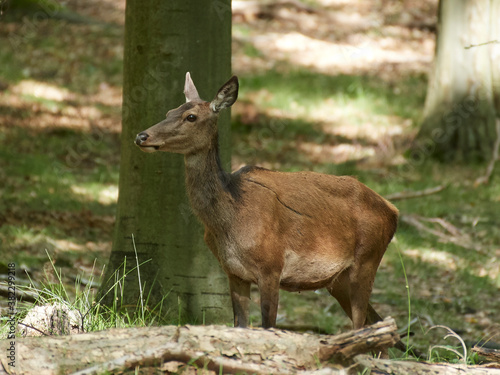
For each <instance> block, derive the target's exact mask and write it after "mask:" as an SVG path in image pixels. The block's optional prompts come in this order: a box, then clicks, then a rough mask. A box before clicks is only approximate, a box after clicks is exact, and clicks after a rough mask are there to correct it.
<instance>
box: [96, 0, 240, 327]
mask: <svg viewBox="0 0 500 375" xmlns="http://www.w3.org/2000/svg"><path fill="white" fill-rule="evenodd" d="M187 71H190V72H191V75H192V76H193V78H194V79H195V80H196V83H197V87H198V91H199V93H200V96H201V97H202V98H204V99H206V100H211V99H212V97H213V95H215V93H216V92H217V89H218V88H219V87H220V85H221V84H222V83H224V82H225V81H226V80H227V79H228V78H229V77H230V75H231V2H230V0H217V1H213V2H212V1H210V2H204V1H201V0H169V1H163V0H127V7H126V18H125V52H124V86H123V124H122V127H123V128H122V139H121V144H122V147H121V165H120V182H119V199H118V208H117V215H116V227H115V233H114V238H113V249H112V252H111V256H110V260H109V263H108V266H107V271H106V273H105V282H104V283H103V286H102V287H101V291H100V295H101V296H104V299H103V301H104V302H105V303H106V304H111V303H112V302H113V300H114V301H119V303H120V304H121V306H122V307H126V306H130V307H132V308H135V307H136V306H138V305H139V306H140V302H139V297H140V293H141V290H140V289H141V288H142V293H143V299H144V304H146V303H147V305H148V306H149V307H153V306H155V305H157V304H159V303H162V315H163V316H164V317H165V316H166V317H167V318H175V319H178V316H179V315H180V316H181V320H182V321H189V322H193V323H203V322H206V323H209V322H210V323H215V322H229V321H230V320H231V316H232V313H231V307H230V299H229V293H228V283H227V279H226V276H225V275H224V274H223V272H222V270H221V268H220V266H219V265H218V263H217V261H216V259H215V258H214V257H213V255H212V254H211V252H210V251H209V250H208V248H206V246H205V245H204V243H203V230H202V227H201V225H200V224H199V222H198V220H197V219H196V218H195V217H194V216H193V214H192V212H191V209H190V207H189V203H188V200H187V198H186V194H185V187H184V159H183V158H182V156H181V155H174V154H167V153H156V154H145V153H143V152H141V151H140V150H139V149H138V147H136V146H135V144H134V139H135V136H136V134H137V133H139V132H140V131H142V130H144V129H147V128H148V127H150V126H151V125H153V124H155V123H157V122H159V121H161V120H162V119H164V118H165V114H166V112H167V111H168V110H170V109H172V108H176V107H178V106H179V105H181V104H182V103H183V102H185V98H184V95H183V83H184V78H185V74H186V72H187ZM228 112H229V111H226V113H223V114H221V118H220V120H219V128H220V132H219V133H220V135H221V139H220V142H221V150H222V159H223V162H224V165H225V166H226V167H228V166H229V164H230V163H229V162H230V151H229V140H230V138H229V113H228ZM136 252H137V256H138V259H137V260H136V255H135V253H136ZM124 262H126V264H125V265H124ZM137 262H138V263H139V264H140V267H139V272H140V284H139V276H138V275H139V272H138V270H137V269H135V270H132V271H131V272H130V273H129V274H128V275H127V277H126V278H125V279H124V281H123V282H121V283H119V284H118V289H116V290H117V293H118V296H116V295H115V291H111V292H109V290H110V288H111V287H112V285H113V283H114V280H116V279H117V278H119V277H121V276H123V274H124V272H128V271H129V270H131V269H133V268H134V267H136V266H137ZM139 285H141V288H140V287H139ZM122 291H123V296H122V295H121V293H122ZM116 297H117V298H116ZM175 321H176V322H177V320H175Z"/></svg>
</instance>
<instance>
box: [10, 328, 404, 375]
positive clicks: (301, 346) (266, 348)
mask: <svg viewBox="0 0 500 375" xmlns="http://www.w3.org/2000/svg"><path fill="white" fill-rule="evenodd" d="M398 340H399V336H398V334H397V327H396V324H395V322H394V319H391V318H388V319H386V320H384V321H381V322H377V323H376V324H374V325H372V326H369V327H365V328H362V329H359V330H356V331H351V332H346V333H343V334H340V335H335V336H331V335H313V334H298V333H294V332H289V331H281V330H276V329H273V330H263V329H242V328H229V327H225V326H184V327H176V326H163V327H147V328H129V329H113V330H108V331H101V332H93V333H86V334H79V335H71V336H59V337H43V338H41V337H38V338H24V339H17V342H16V345H15V346H16V367H14V368H13V367H9V366H8V363H7V362H8V360H7V359H6V358H5V356H0V361H1V363H2V365H3V366H4V368H5V369H9V370H13V372H12V374H35V373H36V374H37V375H52V374H69V373H75V374H80V375H83V374H86V375H90V374H101V373H103V372H106V371H107V372H108V373H117V372H120V371H125V370H128V369H134V368H136V367H137V366H139V367H141V368H145V367H156V368H158V367H159V366H161V365H162V364H163V363H164V362H170V361H175V362H182V363H183V364H195V365H196V366H198V368H208V369H210V370H214V371H216V372H217V373H219V371H220V370H221V368H222V372H223V373H242V372H247V373H259V374H269V373H274V374H296V373H300V371H302V370H304V371H305V370H314V369H317V368H318V364H320V363H323V362H326V361H329V360H332V359H333V360H336V361H340V362H342V363H345V362H346V361H348V360H350V359H352V358H353V357H354V356H355V355H357V354H360V353H367V352H369V351H379V350H381V349H383V348H387V347H391V346H393V345H394V344H395V343H396V342H397V341H398ZM9 345H10V343H9V341H8V340H2V341H1V342H0V350H2V352H6V350H7V348H8V347H9ZM4 373H5V372H4ZM0 374H2V370H1V367H0Z"/></svg>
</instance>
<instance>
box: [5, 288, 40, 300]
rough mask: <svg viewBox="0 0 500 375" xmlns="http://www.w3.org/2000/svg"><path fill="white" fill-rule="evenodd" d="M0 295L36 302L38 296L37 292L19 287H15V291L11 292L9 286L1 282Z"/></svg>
mask: <svg viewBox="0 0 500 375" xmlns="http://www.w3.org/2000/svg"><path fill="white" fill-rule="evenodd" d="M0 296H2V297H5V298H10V297H11V296H14V298H15V299H17V300H19V301H24V302H36V301H37V300H38V297H39V296H38V294H37V293H34V292H29V291H24V290H22V289H21V288H20V287H16V289H15V293H13V292H12V289H9V286H8V285H5V284H3V283H2V284H0Z"/></svg>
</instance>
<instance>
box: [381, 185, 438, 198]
mask: <svg viewBox="0 0 500 375" xmlns="http://www.w3.org/2000/svg"><path fill="white" fill-rule="evenodd" d="M446 187H447V186H446V185H439V186H435V187H432V188H428V189H424V190H417V191H401V192H399V193H393V194H389V195H386V196H385V198H386V199H388V200H391V201H397V200H402V199H409V198H419V197H424V196H426V195H431V194H436V193H439V192H440V191H443V190H444V189H446Z"/></svg>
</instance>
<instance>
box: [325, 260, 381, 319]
mask: <svg viewBox="0 0 500 375" xmlns="http://www.w3.org/2000/svg"><path fill="white" fill-rule="evenodd" d="M375 272H376V269H375V270H374V271H373V267H369V266H366V265H363V266H360V267H357V266H356V265H353V266H351V267H349V268H348V269H346V270H345V271H343V272H342V273H341V274H340V275H339V276H338V277H337V278H336V279H335V280H334V281H332V283H331V284H330V285H329V286H328V287H327V290H328V292H329V293H330V294H331V295H332V296H333V297H335V299H336V300H337V301H339V303H340V306H341V307H342V309H343V310H344V311H345V313H346V314H347V316H348V317H349V318H350V319H351V320H352V325H353V328H354V329H359V328H362V327H363V326H364V325H365V324H371V323H374V322H376V321H378V320H381V318H380V316H379V315H378V314H377V313H376V311H375V310H374V309H373V307H371V305H370V304H369V300H370V295H371V292H372V287H373V280H374V279H375Z"/></svg>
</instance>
